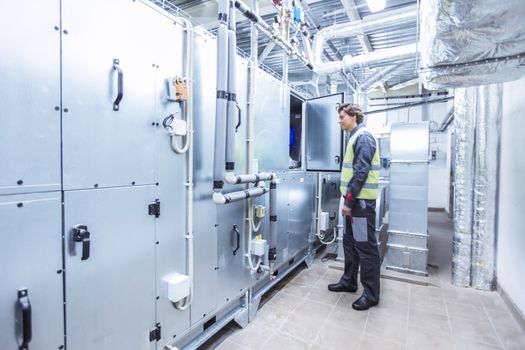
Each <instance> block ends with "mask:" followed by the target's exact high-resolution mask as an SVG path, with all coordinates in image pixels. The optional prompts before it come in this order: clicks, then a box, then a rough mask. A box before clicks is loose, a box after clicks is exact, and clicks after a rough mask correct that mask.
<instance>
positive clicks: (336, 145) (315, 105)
mask: <svg viewBox="0 0 525 350" xmlns="http://www.w3.org/2000/svg"><path fill="white" fill-rule="evenodd" d="M343 101H344V94H342V93H340V94H335V95H329V96H323V97H318V98H314V99H310V100H307V101H306V102H305V105H306V108H305V111H306V124H305V125H306V133H305V134H306V135H305V136H306V139H305V152H306V169H307V170H309V171H340V170H341V164H342V163H343V159H342V155H343V146H342V145H343V133H342V132H341V127H340V126H339V124H338V120H339V119H338V114H337V107H338V106H339V105H340V104H342V103H343Z"/></svg>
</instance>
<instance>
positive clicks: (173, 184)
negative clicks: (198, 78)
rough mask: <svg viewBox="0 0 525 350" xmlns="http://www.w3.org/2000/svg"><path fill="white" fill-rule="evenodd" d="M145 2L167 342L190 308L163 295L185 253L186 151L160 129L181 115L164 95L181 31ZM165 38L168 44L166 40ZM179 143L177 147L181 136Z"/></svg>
mask: <svg viewBox="0 0 525 350" xmlns="http://www.w3.org/2000/svg"><path fill="white" fill-rule="evenodd" d="M150 6H152V5H151V4H149V3H148V2H145V3H138V4H137V7H138V8H139V10H140V11H141V23H143V24H144V25H147V26H148V28H149V30H150V31H152V32H154V33H157V35H155V36H153V37H152V38H151V40H152V46H153V48H154V52H153V53H154V62H155V64H156V70H155V104H154V113H155V119H156V122H158V123H159V125H160V126H159V127H157V128H156V135H155V141H156V142H157V144H156V146H155V153H156V157H155V162H156V164H155V167H156V173H157V176H158V181H159V186H158V191H159V197H158V198H159V199H160V201H161V215H160V217H159V218H158V219H157V220H156V225H155V235H156V241H157V242H158V244H157V245H156V257H155V262H156V276H157V279H156V288H157V296H160V298H159V299H158V300H157V303H156V306H157V308H156V310H157V315H156V322H159V323H160V324H161V325H162V332H161V339H160V341H159V342H158V343H157V344H158V345H159V347H160V345H163V344H165V343H166V342H168V341H171V340H172V339H173V337H174V336H177V335H179V334H181V333H182V332H183V331H185V330H186V329H188V328H189V326H190V310H189V309H186V310H184V311H179V310H177V309H176V308H175V306H174V304H173V303H172V302H171V301H170V300H168V299H167V298H166V293H165V291H166V287H167V285H166V283H165V282H164V278H165V277H167V276H168V275H170V274H173V273H180V274H184V275H187V274H188V272H187V266H186V256H187V248H186V244H187V242H186V241H187V240H186V215H187V210H186V186H185V181H186V154H182V155H180V154H176V153H175V152H174V151H173V150H172V147H171V144H170V137H169V135H168V134H167V133H166V132H165V131H164V130H163V127H162V121H163V119H164V118H165V117H166V116H168V115H170V114H175V116H176V117H177V118H181V115H180V114H181V111H180V107H179V104H178V103H176V102H169V101H168V100H167V79H168V78H170V77H175V76H182V75H183V71H182V61H183V36H182V25H180V24H177V23H176V22H175V21H174V18H173V17H170V16H169V15H165V14H163V12H158V11H157V10H158V9H153V8H150ZM167 40H169V44H168V43H167ZM177 141H178V143H179V145H180V146H181V147H182V142H181V138H180V137H179V138H178V140H177Z"/></svg>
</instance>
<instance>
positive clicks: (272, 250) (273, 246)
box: [268, 178, 277, 275]
mask: <svg viewBox="0 0 525 350" xmlns="http://www.w3.org/2000/svg"><path fill="white" fill-rule="evenodd" d="M268 246H269V251H268V260H269V261H270V275H271V274H273V268H274V265H275V260H276V259H277V180H276V179H275V178H274V179H273V180H272V182H271V183H270V235H269V237H268Z"/></svg>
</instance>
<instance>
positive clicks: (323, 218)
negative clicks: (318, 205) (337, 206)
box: [319, 211, 330, 231]
mask: <svg viewBox="0 0 525 350" xmlns="http://www.w3.org/2000/svg"><path fill="white" fill-rule="evenodd" d="M329 227H330V216H329V214H328V212H326V211H323V212H321V215H320V216H319V229H320V230H321V231H326V230H328V228H329Z"/></svg>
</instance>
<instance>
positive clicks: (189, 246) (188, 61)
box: [175, 18, 194, 311]
mask: <svg viewBox="0 0 525 350" xmlns="http://www.w3.org/2000/svg"><path fill="white" fill-rule="evenodd" d="M181 20H182V22H183V23H184V26H185V27H184V31H185V33H186V50H187V51H186V53H187V55H186V57H185V62H184V65H185V72H184V75H185V76H186V77H187V85H188V101H187V104H186V115H187V118H186V121H187V123H188V125H187V128H188V135H187V136H186V138H187V139H186V142H187V152H186V174H187V179H186V205H187V208H186V210H187V212H186V228H187V230H188V232H187V235H186V269H187V273H188V279H189V292H188V296H187V297H186V298H184V299H183V300H181V301H178V302H176V303H175V308H177V310H181V311H182V310H185V309H187V308H188V307H189V306H190V305H191V302H192V301H193V103H192V99H193V46H194V37H193V25H192V24H191V22H190V21H189V20H187V19H185V18H181Z"/></svg>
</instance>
